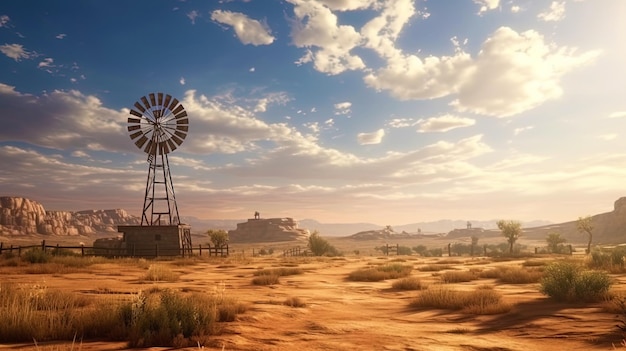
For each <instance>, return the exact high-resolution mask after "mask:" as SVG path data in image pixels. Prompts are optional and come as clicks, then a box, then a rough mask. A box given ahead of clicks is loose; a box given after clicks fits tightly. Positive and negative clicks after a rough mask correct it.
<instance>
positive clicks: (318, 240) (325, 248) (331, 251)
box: [308, 230, 339, 256]
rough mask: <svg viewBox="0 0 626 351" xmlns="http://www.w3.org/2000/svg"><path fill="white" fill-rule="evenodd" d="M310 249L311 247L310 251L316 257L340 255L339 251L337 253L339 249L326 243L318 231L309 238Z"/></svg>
mask: <svg viewBox="0 0 626 351" xmlns="http://www.w3.org/2000/svg"><path fill="white" fill-rule="evenodd" d="M308 247H309V250H311V252H312V253H313V255H315V256H324V255H328V256H338V255H339V251H337V249H336V248H335V247H334V246H332V245H331V244H330V243H329V242H328V241H326V239H324V238H322V237H321V236H320V234H319V233H318V232H317V230H315V231H313V233H311V235H310V236H309V244H308Z"/></svg>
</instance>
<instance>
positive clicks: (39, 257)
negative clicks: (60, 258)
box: [22, 248, 52, 263]
mask: <svg viewBox="0 0 626 351" xmlns="http://www.w3.org/2000/svg"><path fill="white" fill-rule="evenodd" d="M22 259H23V260H24V261H26V262H29V263H47V262H50V260H52V255H51V254H50V253H49V252H47V251H43V250H42V249H39V248H33V249H30V250H27V251H25V252H24V253H22Z"/></svg>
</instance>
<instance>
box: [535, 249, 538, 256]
mask: <svg viewBox="0 0 626 351" xmlns="http://www.w3.org/2000/svg"><path fill="white" fill-rule="evenodd" d="M537 249H538V248H537V247H536V248H535V255H536V254H537Z"/></svg>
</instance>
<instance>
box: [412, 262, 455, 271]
mask: <svg viewBox="0 0 626 351" xmlns="http://www.w3.org/2000/svg"><path fill="white" fill-rule="evenodd" d="M446 269H452V266H450V265H446V264H427V265H425V266H420V267H417V270H418V271H420V272H439V271H443V270H446Z"/></svg>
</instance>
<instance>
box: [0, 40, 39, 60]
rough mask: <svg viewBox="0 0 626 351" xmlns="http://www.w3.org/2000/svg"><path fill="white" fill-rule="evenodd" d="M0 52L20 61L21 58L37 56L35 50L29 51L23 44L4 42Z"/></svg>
mask: <svg viewBox="0 0 626 351" xmlns="http://www.w3.org/2000/svg"><path fill="white" fill-rule="evenodd" d="M0 52H2V53H3V54H5V55H6V56H7V57H9V58H12V59H14V60H15V61H20V60H21V59H29V58H31V57H34V56H36V55H35V54H34V53H33V52H29V51H27V50H26V49H24V46H22V45H21V44H4V45H1V46H0Z"/></svg>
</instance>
